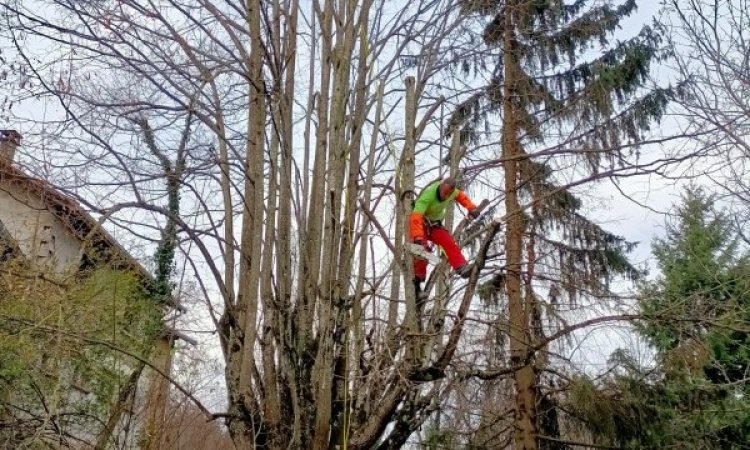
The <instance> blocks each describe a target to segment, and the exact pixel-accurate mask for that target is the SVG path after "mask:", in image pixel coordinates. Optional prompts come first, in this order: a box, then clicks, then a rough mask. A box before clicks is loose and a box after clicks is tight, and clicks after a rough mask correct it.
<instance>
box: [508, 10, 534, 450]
mask: <svg viewBox="0 0 750 450" xmlns="http://www.w3.org/2000/svg"><path fill="white" fill-rule="evenodd" d="M513 17H514V15H513V13H512V9H511V6H510V5H506V14H505V30H504V41H505V46H504V48H505V51H504V55H505V56H504V60H505V61H504V72H505V73H504V75H505V77H504V78H505V85H504V87H503V135H502V152H503V153H502V159H503V170H504V172H505V210H506V215H507V217H508V222H507V231H506V234H505V252H506V255H507V262H506V270H507V276H506V283H505V289H506V296H507V299H508V315H509V319H510V333H509V334H510V336H509V337H510V361H511V366H513V367H516V366H521V369H519V370H518V371H516V372H515V373H514V375H513V376H514V381H515V385H516V401H515V432H514V442H515V450H536V448H537V445H536V435H537V433H536V422H535V412H534V410H535V400H536V395H535V389H536V387H535V378H536V377H535V374H534V367H533V365H532V363H531V361H530V358H529V350H530V345H529V317H528V314H527V308H526V307H525V305H524V301H523V294H522V292H521V267H522V247H523V236H524V228H525V223H524V216H523V212H522V210H521V206H520V201H519V198H518V190H519V175H520V174H519V172H520V171H519V168H518V157H519V156H520V155H521V144H520V142H519V138H518V125H517V123H516V117H515V116H516V112H515V110H514V106H513V100H514V95H516V92H517V91H516V87H515V84H514V83H515V82H516V74H515V71H516V70H518V62H517V60H516V59H515V56H514V53H513V49H514V47H513V41H514V35H513V34H514V33H513V30H514V28H513V27H514V23H513Z"/></svg>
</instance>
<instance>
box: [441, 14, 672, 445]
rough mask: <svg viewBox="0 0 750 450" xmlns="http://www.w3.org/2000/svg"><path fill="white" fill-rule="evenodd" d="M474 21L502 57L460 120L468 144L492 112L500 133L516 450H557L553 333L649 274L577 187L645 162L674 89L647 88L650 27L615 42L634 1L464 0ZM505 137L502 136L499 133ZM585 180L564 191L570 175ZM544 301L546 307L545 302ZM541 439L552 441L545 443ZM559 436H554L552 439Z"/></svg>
mask: <svg viewBox="0 0 750 450" xmlns="http://www.w3.org/2000/svg"><path fill="white" fill-rule="evenodd" d="M461 4H462V10H463V12H464V13H465V14H468V15H476V16H478V17H480V18H484V19H485V20H486V25H485V26H484V30H483V39H484V41H485V43H486V45H487V46H488V47H489V48H490V49H491V50H492V53H493V54H496V55H499V57H492V58H496V59H493V60H492V63H491V64H489V66H491V67H493V72H492V78H491V81H490V83H489V84H488V85H487V86H486V88H485V89H483V90H482V91H481V92H480V93H479V94H476V95H474V96H473V97H471V98H470V99H468V100H467V101H466V102H464V103H463V104H462V105H461V107H460V108H459V109H458V111H457V113H456V114H455V115H454V116H453V118H452V119H451V124H450V125H452V126H461V127H462V136H463V138H464V139H465V140H467V141H471V140H475V139H478V136H479V133H478V132H477V127H478V126H479V125H480V123H481V122H482V120H483V119H486V117H487V116H488V115H491V114H495V115H499V116H500V119H501V124H502V132H501V148H502V153H501V158H500V159H499V160H498V161H497V165H498V166H499V167H500V168H501V169H502V171H503V173H504V180H505V181H504V185H503V186H498V188H500V189H501V190H503V191H504V194H505V200H504V202H505V209H506V211H505V212H506V218H507V225H506V236H505V242H504V245H505V252H506V258H507V261H506V266H505V273H503V274H501V275H498V276H497V277H501V278H502V283H497V280H494V281H495V282H494V285H498V284H499V285H501V286H502V287H501V288H500V289H501V293H502V294H503V295H505V297H506V301H507V304H508V316H509V317H508V319H509V325H508V333H509V346H510V361H508V364H509V365H510V366H512V367H515V368H516V370H515V372H514V375H513V377H514V384H515V389H516V399H515V411H514V412H515V414H514V421H515V424H514V425H515V426H514V429H515V431H514V436H513V441H514V444H515V445H514V448H516V449H518V450H521V449H523V450H528V449H537V448H558V447H555V445H557V444H555V443H554V442H555V439H554V438H559V433H560V431H559V424H558V423H557V422H558V420H557V417H556V411H555V406H554V404H555V402H554V399H552V398H550V397H549V396H548V395H547V394H545V393H544V392H543V390H542V388H540V386H541V385H542V384H543V381H544V380H543V379H542V375H541V373H542V372H541V368H543V367H544V366H545V365H546V364H548V361H546V359H547V358H548V354H547V352H545V348H546V342H547V337H548V336H545V330H544V329H543V326H542V325H543V324H544V323H545V321H547V320H549V321H552V322H555V323H556V326H557V327H558V329H560V328H559V327H562V326H564V323H565V320H563V319H569V318H570V317H565V318H563V317H562V314H565V313H563V312H562V310H563V307H565V308H566V309H570V307H577V306H581V305H580V302H582V301H583V300H590V299H593V300H597V299H601V298H605V297H604V296H607V298H610V297H609V296H610V295H611V292H610V288H609V283H610V281H611V280H612V279H613V278H614V277H617V276H623V277H625V278H628V279H634V278H636V277H637V276H638V275H639V273H638V271H637V270H636V268H635V267H633V266H632V265H631V264H630V263H629V262H628V260H627V258H626V257H625V255H626V254H627V252H629V251H630V250H631V249H632V246H633V244H631V243H629V242H627V241H626V240H625V239H623V238H622V237H619V236H617V235H615V234H612V233H610V232H608V231H606V230H604V229H603V228H602V227H600V226H598V225H597V224H595V223H594V222H593V221H591V220H589V219H588V218H587V217H585V216H584V214H583V213H582V209H581V208H582V201H581V200H580V198H579V197H577V196H576V195H575V193H574V192H573V190H572V187H573V186H576V185H580V184H583V183H585V182H589V181H595V180H597V179H601V178H604V177H606V176H609V175H611V174H613V173H616V172H617V170H618V168H621V167H623V166H627V165H628V164H629V163H630V160H631V159H633V158H635V157H636V154H635V153H634V150H632V149H634V148H637V146H638V144H639V143H640V142H642V140H643V139H644V137H645V133H646V132H647V131H648V129H649V126H650V124H652V123H653V122H654V121H655V120H658V119H659V118H660V116H661V115H662V113H663V112H664V109H665V106H666V104H667V101H668V97H669V94H670V91H669V89H646V88H644V84H645V82H646V81H647V77H648V73H649V67H650V65H651V64H652V63H653V62H654V61H656V60H658V59H659V58H660V57H661V53H660V51H659V43H660V37H659V35H658V33H657V32H656V31H655V30H654V29H653V28H651V27H649V26H645V27H644V28H643V29H642V30H641V31H640V33H638V34H637V35H636V36H635V37H632V38H631V39H629V40H625V41H615V40H614V39H613V35H614V33H615V31H616V30H617V29H618V27H619V25H620V23H621V21H622V20H623V19H624V18H626V17H627V16H629V15H631V14H632V13H633V12H634V11H635V9H636V4H635V1H634V0H628V1H625V2H623V3H622V4H619V5H613V4H611V2H604V3H602V2H592V1H586V0H578V1H575V2H572V3H570V2H564V1H561V0H463V1H462V2H461ZM490 138H494V139H497V136H494V137H493V136H490ZM628 148H629V149H631V150H627V149H628ZM561 174H565V175H566V176H567V177H569V178H571V177H573V179H576V178H577V179H578V181H574V182H572V183H570V182H568V184H567V185H566V184H563V177H562V176H561ZM542 294H546V295H545V296H546V297H547V298H542ZM540 436H542V437H541V438H540ZM545 436H546V437H548V438H553V439H546V440H545V439H544V437H545Z"/></svg>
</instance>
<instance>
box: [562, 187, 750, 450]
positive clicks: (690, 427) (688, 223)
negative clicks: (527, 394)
mask: <svg viewBox="0 0 750 450" xmlns="http://www.w3.org/2000/svg"><path fill="white" fill-rule="evenodd" d="M731 223H732V220H731V218H730V217H729V216H727V215H724V214H723V213H721V212H720V211H718V210H717V207H716V205H715V203H714V199H713V198H712V197H711V196H709V195H706V194H705V193H704V192H703V191H701V190H698V189H689V190H688V191H686V193H685V195H684V196H683V198H682V202H681V205H680V206H679V207H678V208H677V214H676V217H675V220H674V221H673V222H669V223H667V224H666V235H665V237H664V238H662V239H658V240H656V241H655V242H654V245H653V254H654V258H655V260H656V269H657V270H658V272H657V273H658V274H659V276H658V277H657V278H656V279H655V280H654V281H650V282H646V283H644V284H643V286H642V289H641V293H640V298H639V303H640V309H641V314H642V315H643V320H642V321H640V323H639V332H640V333H641V334H642V335H644V336H645V337H646V338H647V340H648V342H649V344H650V345H651V347H652V349H653V350H654V359H653V360H652V361H650V362H649V363H648V367H643V365H642V363H639V362H638V361H637V360H636V358H634V357H633V356H632V355H631V354H630V353H629V352H628V351H625V350H618V351H617V352H615V353H614V354H613V355H612V357H611V358H610V362H611V365H612V367H611V368H610V370H609V371H608V372H609V374H610V375H609V376H607V377H605V379H604V380H603V381H602V382H601V383H599V384H598V385H594V384H593V383H590V382H589V383H586V382H583V383H579V386H578V387H577V388H576V389H575V390H574V392H573V395H571V396H570V403H571V406H572V409H574V410H576V412H577V414H576V415H577V416H578V417H579V418H580V419H581V420H582V422H583V423H586V424H587V428H588V429H589V430H591V432H592V433H593V435H594V436H595V439H597V441H598V442H600V443H602V444H604V445H614V446H617V447H618V448H624V449H662V448H686V449H717V450H718V449H722V450H724V449H742V448H747V442H748V440H749V439H750V422H748V414H747V412H748V406H747V400H746V398H747V395H748V393H750V390H748V383H747V372H748V370H750V337H749V335H748V325H747V324H748V320H749V319H750V262H749V260H748V256H747V254H746V252H743V251H742V250H741V249H740V248H738V245H737V242H738V239H737V232H736V230H733V229H732V227H731ZM654 362H655V365H654V364H653V363H654ZM593 404H596V405H598V406H597V407H592V406H591V405H593Z"/></svg>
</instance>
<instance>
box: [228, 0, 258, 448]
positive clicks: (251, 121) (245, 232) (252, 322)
mask: <svg viewBox="0 0 750 450" xmlns="http://www.w3.org/2000/svg"><path fill="white" fill-rule="evenodd" d="M261 8H262V4H261V2H260V0H247V22H248V23H247V26H248V30H249V35H250V56H249V61H247V71H248V78H249V94H248V117H247V131H248V132H247V142H246V152H245V173H246V176H245V180H244V181H245V183H244V184H245V189H244V208H243V215H242V217H243V220H242V233H241V237H240V269H239V270H240V271H239V292H238V297H237V308H236V316H235V317H233V318H232V320H233V321H234V322H235V326H234V327H232V336H230V339H229V341H230V342H229V352H230V355H229V360H228V361H227V388H228V390H229V412H230V413H231V414H232V415H235V416H237V417H240V418H241V420H233V421H231V422H230V423H229V430H230V432H231V434H232V439H233V440H234V442H235V444H236V445H237V446H238V447H240V448H246V447H247V448H249V447H251V446H255V445H265V438H266V436H265V435H264V433H263V432H264V431H265V430H261V429H260V427H261V425H262V424H263V422H262V421H261V420H260V416H261V411H260V407H259V405H258V398H259V397H258V396H257V394H258V390H257V389H256V386H257V385H256V383H260V380H259V379H257V377H256V374H257V373H258V370H257V367H255V355H254V353H255V352H254V351H253V349H254V347H255V342H256V339H257V323H256V321H257V316H258V288H259V281H260V268H261V264H260V255H261V241H262V240H261V238H260V236H261V232H262V229H263V191H264V189H263V161H264V152H263V149H264V144H265V118H266V114H265V111H266V108H265V92H264V86H265V83H264V79H263V51H264V49H263V41H262V39H261V22H260V16H261Z"/></svg>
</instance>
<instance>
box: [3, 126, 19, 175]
mask: <svg viewBox="0 0 750 450" xmlns="http://www.w3.org/2000/svg"><path fill="white" fill-rule="evenodd" d="M20 143H21V135H20V134H18V131H16V130H0V167H3V166H10V165H11V164H13V158H14V157H15V156H16V148H17V147H18V145H19V144H20Z"/></svg>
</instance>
